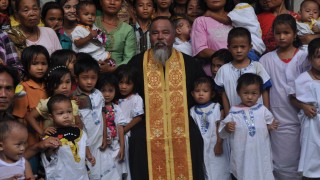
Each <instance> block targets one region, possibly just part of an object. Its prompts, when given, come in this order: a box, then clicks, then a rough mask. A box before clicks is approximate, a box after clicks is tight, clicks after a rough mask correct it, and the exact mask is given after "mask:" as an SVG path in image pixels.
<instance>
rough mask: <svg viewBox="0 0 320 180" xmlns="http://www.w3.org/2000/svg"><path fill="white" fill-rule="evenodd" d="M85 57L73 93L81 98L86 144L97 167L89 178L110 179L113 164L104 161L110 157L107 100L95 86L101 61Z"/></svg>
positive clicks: (79, 63) (78, 65)
mask: <svg viewBox="0 0 320 180" xmlns="http://www.w3.org/2000/svg"><path fill="white" fill-rule="evenodd" d="M85 57H86V58H78V59H77V60H76V64H75V65H74V74H75V76H76V82H77V84H78V87H77V89H76V90H75V91H74V92H73V96H74V98H75V99H76V100H77V101H78V106H79V113H80V117H81V120H82V121H83V124H84V129H85V131H86V133H87V135H88V141H87V146H89V148H90V151H91V153H92V155H93V156H94V157H96V160H97V161H96V164H95V166H91V165H90V164H89V165H88V166H89V169H90V172H91V173H90V176H89V178H90V179H102V180H104V179H108V177H109V173H108V172H111V171H110V169H111V168H113V167H110V166H107V165H105V164H103V163H105V162H107V161H109V160H110V157H109V154H107V152H106V151H105V149H106V148H107V126H106V125H105V113H104V111H105V110H104V109H105V102H104V98H103V95H102V94H101V92H100V91H99V90H97V89H95V88H94V87H95V85H96V83H97V80H98V74H99V70H100V69H99V64H98V62H97V61H96V60H95V59H93V58H92V57H91V56H90V55H89V54H87V55H86V56H85Z"/></svg>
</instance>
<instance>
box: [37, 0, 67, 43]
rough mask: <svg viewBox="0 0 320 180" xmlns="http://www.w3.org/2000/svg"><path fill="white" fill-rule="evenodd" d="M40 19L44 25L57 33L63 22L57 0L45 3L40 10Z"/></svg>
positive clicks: (61, 11)
mask: <svg viewBox="0 0 320 180" xmlns="http://www.w3.org/2000/svg"><path fill="white" fill-rule="evenodd" d="M41 20H42V22H43V23H44V25H45V27H49V28H52V29H53V30H54V31H55V32H56V33H58V32H59V30H60V29H61V28H62V23H63V9H62V7H61V6H60V5H59V4H58V3H57V2H52V1H51V2H47V3H45V4H44V5H43V7H42V11H41ZM58 36H59V34H58ZM59 38H60V37H59ZM62 48H63V47H62Z"/></svg>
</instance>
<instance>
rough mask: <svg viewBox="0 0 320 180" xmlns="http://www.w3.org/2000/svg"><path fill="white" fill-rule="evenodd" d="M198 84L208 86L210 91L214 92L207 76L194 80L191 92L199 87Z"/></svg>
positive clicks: (210, 80) (211, 81)
mask: <svg viewBox="0 0 320 180" xmlns="http://www.w3.org/2000/svg"><path fill="white" fill-rule="evenodd" d="M200 84H208V85H209V87H210V89H211V91H214V85H213V80H212V79H211V78H210V77H208V76H203V77H200V78H198V79H196V80H195V81H194V82H193V91H194V90H195V89H196V87H197V86H199V85H200Z"/></svg>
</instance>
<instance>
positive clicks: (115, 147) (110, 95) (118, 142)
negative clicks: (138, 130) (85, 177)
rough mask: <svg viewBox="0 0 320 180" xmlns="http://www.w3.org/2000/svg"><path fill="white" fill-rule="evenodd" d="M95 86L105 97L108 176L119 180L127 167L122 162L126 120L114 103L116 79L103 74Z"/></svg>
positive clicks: (117, 89) (116, 92)
mask: <svg viewBox="0 0 320 180" xmlns="http://www.w3.org/2000/svg"><path fill="white" fill-rule="evenodd" d="M97 88H98V89H99V90H100V91H101V93H102V94H103V97H104V99H105V109H106V111H105V114H106V125H107V133H108V137H109V139H110V145H109V148H107V149H106V151H108V154H110V155H111V159H110V161H109V162H105V163H108V164H110V165H111V167H112V169H110V171H111V172H110V176H108V178H109V179H119V180H120V179H122V177H123V176H124V175H125V174H126V173H127V168H126V165H125V163H123V159H124V153H125V149H124V132H123V126H124V125H125V124H126V121H125V119H124V117H123V113H122V111H121V109H120V107H119V106H118V105H116V104H114V101H115V98H116V96H117V95H118V91H119V88H118V80H117V78H116V76H115V75H113V74H103V75H101V76H100V77H99V80H98V84H97Z"/></svg>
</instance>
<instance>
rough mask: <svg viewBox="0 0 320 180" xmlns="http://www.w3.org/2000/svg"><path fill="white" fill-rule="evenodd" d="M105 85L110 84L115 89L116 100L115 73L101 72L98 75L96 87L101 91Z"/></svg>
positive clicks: (116, 80)
mask: <svg viewBox="0 0 320 180" xmlns="http://www.w3.org/2000/svg"><path fill="white" fill-rule="evenodd" d="M105 85H111V86H113V87H114V89H115V90H116V94H115V98H114V100H116V99H117V97H118V96H119V81H118V79H117V76H116V75H115V74H113V73H103V74H101V75H100V76H99V79H98V82H97V84H96V88H97V89H99V90H100V91H101V89H102V88H103V87H104V86H105Z"/></svg>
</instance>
